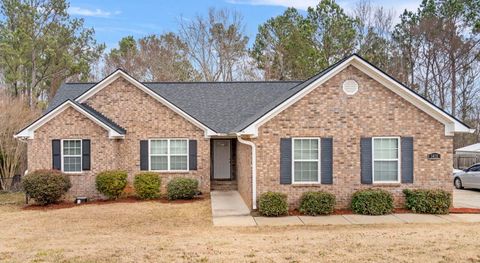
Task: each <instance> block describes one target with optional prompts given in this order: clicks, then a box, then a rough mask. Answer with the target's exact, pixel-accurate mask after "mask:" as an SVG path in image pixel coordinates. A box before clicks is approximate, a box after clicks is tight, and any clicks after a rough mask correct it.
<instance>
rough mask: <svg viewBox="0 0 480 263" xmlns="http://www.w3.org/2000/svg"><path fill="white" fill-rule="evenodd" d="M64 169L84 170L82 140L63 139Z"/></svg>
mask: <svg viewBox="0 0 480 263" xmlns="http://www.w3.org/2000/svg"><path fill="white" fill-rule="evenodd" d="M62 159H63V162H62V171H63V172H66V173H78V172H82V140H62Z"/></svg>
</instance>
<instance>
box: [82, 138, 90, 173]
mask: <svg viewBox="0 0 480 263" xmlns="http://www.w3.org/2000/svg"><path fill="white" fill-rule="evenodd" d="M82 170H83V171H89V170H90V140H82Z"/></svg>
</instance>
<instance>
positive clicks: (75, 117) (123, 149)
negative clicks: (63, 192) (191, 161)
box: [28, 78, 210, 197]
mask: <svg viewBox="0 0 480 263" xmlns="http://www.w3.org/2000/svg"><path fill="white" fill-rule="evenodd" d="M86 102H87V104H89V105H90V106H92V107H93V108H95V109H96V110H97V111H99V112H101V113H102V114H104V115H105V116H107V117H109V118H110V119H112V120H113V121H115V122H116V123H117V124H119V125H120V126H122V127H123V128H125V129H126V130H127V134H126V136H125V139H123V140H110V139H108V135H107V131H106V130H104V129H103V128H102V127H100V126H98V125H96V124H95V123H93V122H92V121H90V120H89V119H88V118H86V117H84V116H83V115H82V114H81V113H78V112H76V111H75V110H74V109H71V108H69V109H67V110H66V111H65V112H63V113H62V114H60V115H59V116H57V117H56V118H54V119H53V120H51V121H50V122H48V123H47V124H45V125H44V126H42V127H41V128H39V129H38V130H37V131H36V132H35V139H34V140H30V141H29V147H28V166H29V170H30V171H33V170H36V169H40V168H51V167H52V164H51V163H52V160H51V158H52V157H51V156H52V155H51V140H52V139H67V138H80V139H91V140H92V141H91V143H92V150H91V159H92V171H91V172H85V173H82V174H81V175H74V176H72V182H73V184H74V185H75V186H74V187H73V188H72V190H71V191H70V193H71V194H73V195H80V194H82V195H88V196H92V197H94V196H98V193H97V192H96V190H95V174H97V173H98V172H100V171H103V170H109V169H122V170H126V171H127V172H128V173H129V181H130V182H132V181H133V176H134V174H136V173H138V172H139V171H140V140H146V139H152V138H186V139H195V140H197V154H198V158H197V170H196V171H189V172H185V173H175V172H169V173H160V174H161V176H162V185H163V189H164V187H165V186H166V185H167V183H168V181H169V180H170V179H171V178H173V177H177V176H181V177H190V178H196V179H198V180H199V183H200V184H199V186H200V190H201V191H203V192H209V191H210V143H209V139H206V138H205V137H204V131H203V130H201V129H200V128H198V127H197V126H195V125H193V124H192V123H190V122H189V121H187V120H186V119H185V118H183V117H182V116H180V115H178V114H177V113H175V112H174V111H172V110H171V109H169V108H168V107H166V106H164V105H163V104H161V103H160V102H158V101H157V100H156V99H154V98H153V97H151V96H150V95H148V94H146V93H145V92H143V91H141V90H139V89H138V88H137V87H135V86H133V85H132V84H131V83H130V82H128V81H126V80H124V79H123V78H119V79H117V80H116V81H114V82H113V83H112V84H110V85H109V86H107V87H105V88H104V89H102V90H101V91H99V92H98V93H97V94H95V95H94V96H92V97H91V98H89V99H88V100H87V101H86Z"/></svg>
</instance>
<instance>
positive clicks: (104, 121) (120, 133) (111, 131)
mask: <svg viewBox="0 0 480 263" xmlns="http://www.w3.org/2000/svg"><path fill="white" fill-rule="evenodd" d="M70 107H71V108H73V109H75V110H76V111H78V112H80V113H81V114H83V115H85V116H86V117H87V118H89V119H90V120H92V121H93V122H95V123H96V124H98V125H100V126H101V127H103V128H104V129H105V130H107V131H108V137H109V138H112V139H113V138H124V136H125V133H126V131H125V129H123V128H121V127H120V126H118V125H117V124H116V123H114V122H113V121H111V120H110V119H108V118H107V117H105V116H103V115H102V114H100V113H99V112H96V111H95V110H93V109H91V108H90V107H88V106H85V105H82V104H80V103H78V102H75V101H73V100H70V99H67V100H66V101H64V102H63V103H61V104H60V105H58V106H57V107H55V108H52V109H51V110H49V111H47V112H45V114H43V115H42V116H41V117H40V118H38V119H36V120H35V121H33V122H32V123H31V124H30V125H28V126H27V127H25V128H24V129H22V130H21V131H19V132H18V133H17V134H15V135H14V137H15V138H28V139H33V137H34V132H35V130H36V129H38V128H40V127H41V126H42V125H44V124H45V123H47V122H48V121H50V120H51V119H53V118H54V117H55V116H57V115H58V114H60V113H62V112H63V111H64V110H66V109H68V108H70Z"/></svg>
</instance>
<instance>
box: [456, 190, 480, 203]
mask: <svg viewBox="0 0 480 263" xmlns="http://www.w3.org/2000/svg"><path fill="white" fill-rule="evenodd" d="M453 207H455V208H480V190H473V189H472V190H470V189H462V190H457V189H454V190H453Z"/></svg>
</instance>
